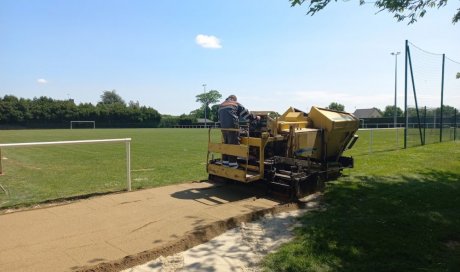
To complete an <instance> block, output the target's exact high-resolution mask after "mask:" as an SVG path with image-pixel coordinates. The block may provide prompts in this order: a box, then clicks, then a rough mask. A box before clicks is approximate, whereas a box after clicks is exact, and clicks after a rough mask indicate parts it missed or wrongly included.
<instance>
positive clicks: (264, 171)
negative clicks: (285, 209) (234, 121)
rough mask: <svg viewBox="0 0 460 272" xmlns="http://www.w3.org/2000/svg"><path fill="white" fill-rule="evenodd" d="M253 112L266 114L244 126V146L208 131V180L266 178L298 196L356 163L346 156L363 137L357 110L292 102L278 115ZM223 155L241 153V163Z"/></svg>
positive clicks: (281, 191) (273, 185) (271, 186)
mask: <svg viewBox="0 0 460 272" xmlns="http://www.w3.org/2000/svg"><path fill="white" fill-rule="evenodd" d="M253 113H254V114H256V115H259V116H260V117H261V119H260V121H259V122H257V123H249V124H246V125H240V128H239V129H238V130H239V131H240V145H229V144H224V143H223V141H222V139H221V138H220V139H219V140H217V139H216V140H213V139H214V138H219V137H212V136H213V135H214V136H215V133H213V132H212V130H213V129H210V130H209V137H208V156H207V172H208V174H209V180H222V179H224V180H234V181H238V182H243V183H250V182H256V181H257V182H264V183H266V184H267V188H268V189H269V190H270V191H271V192H274V193H278V194H283V195H287V196H288V197H289V198H291V199H299V198H302V197H304V196H305V195H307V194H309V193H311V192H313V191H315V190H317V187H318V186H319V185H320V184H322V182H324V181H327V180H330V179H334V178H337V177H338V176H340V174H341V172H342V170H343V169H344V168H352V167H353V158H352V157H344V156H342V154H343V152H344V151H345V150H347V149H350V148H351V147H352V146H353V145H354V143H355V142H356V140H357V139H358V136H357V135H355V133H356V131H357V130H358V126H359V120H358V119H357V118H356V117H355V116H354V115H353V114H350V113H346V112H340V111H334V110H330V109H324V108H319V107H312V108H311V110H310V112H309V113H305V112H303V111H300V110H298V109H295V108H292V107H291V108H289V109H288V110H287V111H286V112H285V113H284V114H283V115H281V116H276V117H275V116H273V115H274V114H273V113H271V112H253ZM222 130H224V129H222ZM222 154H227V155H232V156H237V158H238V165H239V167H238V168H236V169H235V168H230V167H226V166H224V165H223V164H222V159H221V158H222Z"/></svg>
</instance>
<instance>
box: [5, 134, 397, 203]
mask: <svg viewBox="0 0 460 272" xmlns="http://www.w3.org/2000/svg"><path fill="white" fill-rule="evenodd" d="M371 133H372V134H371ZM1 134H2V138H1V143H21V142H45V141H70V140H94V139H114V138H132V142H131V179H132V188H133V190H136V189H140V188H150V187H157V186H163V185H168V184H174V183H181V182H187V181H193V180H203V179H206V178H207V174H206V170H205V166H206V152H207V142H208V130H206V129H74V130H69V129H56V130H7V131H2V132H1ZM358 135H359V136H360V139H359V140H358V142H357V143H356V145H355V146H354V147H353V149H351V150H349V151H346V152H345V155H351V156H355V157H356V160H357V163H358V165H359V160H360V157H361V158H362V159H365V158H366V157H367V156H369V155H370V156H379V155H377V153H379V152H382V151H391V150H399V149H401V148H402V147H403V130H402V129H401V130H398V131H396V130H374V131H372V132H370V131H368V130H367V131H359V132H358ZM212 137H214V138H218V137H219V131H218V130H213V133H212ZM391 161H392V160H391V159H390V162H391ZM2 166H3V173H4V175H3V176H0V185H1V187H2V188H1V191H0V208H7V207H15V206H23V205H33V204H36V203H41V202H44V201H49V200H55V199H64V198H69V197H74V196H79V195H86V194H95V193H106V192H114V191H121V190H125V189H126V187H127V186H126V157H125V145H124V144H123V143H98V144H78V145H65V146H63V145H57V146H44V147H15V148H3V149H2ZM362 167H365V165H361V167H359V168H362ZM359 168H358V170H359ZM347 171H348V170H347ZM351 171H354V170H351Z"/></svg>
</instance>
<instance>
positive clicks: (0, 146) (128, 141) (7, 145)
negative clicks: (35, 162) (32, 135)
mask: <svg viewBox="0 0 460 272" xmlns="http://www.w3.org/2000/svg"><path fill="white" fill-rule="evenodd" d="M99 143H124V144H125V156H126V190H127V191H131V138H122V139H98V140H78V141H56V142H32V143H5V144H2V143H0V175H2V174H4V169H3V165H2V159H3V157H2V149H5V148H18V147H37V146H53V145H54V146H55V145H77V144H99Z"/></svg>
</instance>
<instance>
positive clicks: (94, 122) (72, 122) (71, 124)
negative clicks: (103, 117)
mask: <svg viewBox="0 0 460 272" xmlns="http://www.w3.org/2000/svg"><path fill="white" fill-rule="evenodd" d="M75 123H76V124H79V123H82V124H92V127H93V129H95V128H96V121H78V120H77V121H70V129H73V125H74V124H75Z"/></svg>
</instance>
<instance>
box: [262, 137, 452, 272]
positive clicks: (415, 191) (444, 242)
mask: <svg viewBox="0 0 460 272" xmlns="http://www.w3.org/2000/svg"><path fill="white" fill-rule="evenodd" d="M459 147H460V142H448V143H442V144H432V145H426V146H423V147H417V148H411V149H407V150H400V151H394V152H385V153H381V154H373V155H372V156H360V157H358V158H356V159H357V162H356V164H357V169H356V171H352V172H348V175H347V176H344V177H342V178H340V179H339V180H337V181H335V182H331V183H328V185H327V186H326V190H325V194H324V203H325V209H323V210H320V211H316V212H312V213H309V214H306V215H305V216H304V217H302V218H301V223H302V227H299V228H298V229H297V230H296V238H295V239H294V240H293V241H292V242H290V243H288V244H286V245H284V246H283V247H282V248H280V250H279V251H277V252H276V253H273V254H270V255H268V256H267V257H266V258H265V260H264V263H263V266H264V269H265V271H460V148H459Z"/></svg>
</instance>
